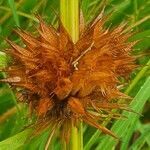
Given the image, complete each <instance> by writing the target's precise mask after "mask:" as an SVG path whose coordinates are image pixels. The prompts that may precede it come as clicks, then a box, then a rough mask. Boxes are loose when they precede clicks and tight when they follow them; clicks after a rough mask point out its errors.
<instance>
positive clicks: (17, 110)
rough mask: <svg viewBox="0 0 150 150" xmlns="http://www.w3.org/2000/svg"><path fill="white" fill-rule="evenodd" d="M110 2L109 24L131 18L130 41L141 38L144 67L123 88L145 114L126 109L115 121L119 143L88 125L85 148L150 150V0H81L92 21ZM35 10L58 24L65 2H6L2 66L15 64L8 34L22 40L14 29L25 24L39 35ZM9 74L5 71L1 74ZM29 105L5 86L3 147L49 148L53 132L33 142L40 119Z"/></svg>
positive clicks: (0, 111) (1, 3)
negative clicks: (36, 121)
mask: <svg viewBox="0 0 150 150" xmlns="http://www.w3.org/2000/svg"><path fill="white" fill-rule="evenodd" d="M103 5H106V8H105V14H109V13H110V14H111V15H110V17H109V20H108V22H107V24H106V26H109V25H110V24H112V25H111V27H113V26H116V25H118V24H120V23H121V22H127V24H128V27H127V28H126V31H130V30H134V31H135V33H136V34H135V35H134V36H133V37H132V38H130V39H129V40H130V41H135V40H140V41H139V42H138V44H136V46H135V47H134V49H133V52H132V54H133V55H135V56H136V57H137V58H138V59H137V64H139V68H138V69H136V70H135V71H134V72H133V73H132V74H131V75H130V79H128V81H123V85H125V86H123V89H122V90H123V91H125V93H127V94H129V95H130V96H132V97H133V98H134V99H133V100H132V102H131V103H130V107H131V108H132V109H133V110H134V111H136V112H138V113H141V114H142V115H141V116H140V115H137V114H135V113H130V112H123V113H124V115H126V116H127V117H128V119H121V120H119V121H114V120H112V121H111V122H109V123H108V121H107V120H105V121H104V125H106V124H107V126H108V127H109V128H110V129H111V130H112V131H113V132H114V133H116V134H117V135H118V137H121V142H118V141H116V140H114V139H113V138H111V137H110V136H107V135H103V134H101V133H100V131H98V130H96V129H94V128H92V127H89V126H86V125H84V150H111V149H121V150H128V149H131V150H148V149H150V118H149V117H150V115H149V113H150V111H149V108H150V77H149V75H150V69H149V68H150V67H149V65H150V0H105V1H104V0H81V2H80V6H81V10H82V12H83V15H84V19H85V22H86V24H88V23H89V22H90V21H91V20H92V19H93V18H94V17H95V16H96V15H97V14H99V12H100V10H101V9H102V7H103ZM35 14H40V15H41V16H42V17H43V19H44V20H45V21H46V22H47V23H51V24H53V25H54V26H55V27H57V25H58V18H59V0H0V69H1V68H2V67H4V66H6V65H8V64H9V59H10V58H8V56H7V54H6V53H5V49H6V48H7V47H8V44H7V43H6V42H5V40H4V39H5V38H6V37H7V38H9V39H11V40H13V41H15V42H16V43H18V42H20V39H19V38H18V37H17V36H16V35H15V34H14V32H13V29H14V28H16V27H20V28H22V29H24V30H28V31H31V32H32V33H34V30H33V25H38V20H37V19H36V18H35ZM4 76H5V74H4V73H3V72H1V73H0V78H3V77H4ZM27 115H28V111H27V107H26V105H22V104H17V103H16V98H15V94H14V92H13V91H12V89H11V88H10V86H9V85H7V84H2V83H1V84H0V150H16V149H18V150H20V149H25V150H26V149H27V150H30V149H31V150H44V146H45V143H46V141H47V137H48V131H45V132H43V133H42V134H41V135H39V136H37V137H35V138H34V139H32V140H30V139H29V138H28V135H29V133H31V130H30V129H28V128H26V127H27V126H28V125H29V124H30V123H32V122H33V121H34V119H33V118H28V117H27ZM53 149H54V150H60V149H61V142H60V137H59V136H56V137H55V138H53V141H52V144H51V147H50V150H53Z"/></svg>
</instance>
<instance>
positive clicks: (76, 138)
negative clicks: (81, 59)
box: [60, 0, 83, 150]
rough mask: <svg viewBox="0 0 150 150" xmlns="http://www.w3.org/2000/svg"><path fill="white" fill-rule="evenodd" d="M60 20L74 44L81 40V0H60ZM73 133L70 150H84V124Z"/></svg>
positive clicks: (73, 128) (73, 130) (75, 128)
mask: <svg viewBox="0 0 150 150" xmlns="http://www.w3.org/2000/svg"><path fill="white" fill-rule="evenodd" d="M60 18H61V21H62V23H63V25H64V27H65V28H66V30H67V31H68V33H69V34H70V36H71V38H72V40H73V42H74V43H75V42H77V40H78V38H79V0H60ZM71 132H72V133H71V145H70V148H69V150H82V149H83V142H82V141H83V132H82V123H81V124H79V125H78V128H77V127H74V126H73V125H72V130H71Z"/></svg>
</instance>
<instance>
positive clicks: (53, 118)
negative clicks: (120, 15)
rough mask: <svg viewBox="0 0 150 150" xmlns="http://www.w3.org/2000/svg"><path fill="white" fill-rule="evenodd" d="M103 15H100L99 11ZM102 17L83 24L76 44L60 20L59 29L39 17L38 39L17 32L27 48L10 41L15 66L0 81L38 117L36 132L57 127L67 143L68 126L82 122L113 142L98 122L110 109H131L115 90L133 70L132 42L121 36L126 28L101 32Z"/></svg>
mask: <svg viewBox="0 0 150 150" xmlns="http://www.w3.org/2000/svg"><path fill="white" fill-rule="evenodd" d="M103 11H104V10H103ZM103 11H102V12H101V14H100V15H99V16H98V17H97V18H96V19H95V20H94V21H93V22H92V23H91V24H89V25H88V26H84V25H83V18H82V19H81V21H82V24H81V26H80V27H81V29H82V33H81V34H80V38H79V40H78V41H77V42H76V43H74V42H73V41H72V39H71V37H70V35H69V34H68V32H67V30H66V29H65V28H64V26H63V25H62V23H61V21H60V24H59V28H58V29H55V28H53V27H52V26H51V25H46V24H45V22H44V21H43V20H42V18H41V17H40V16H37V18H38V20H39V24H40V26H39V28H36V30H37V32H38V33H39V35H38V36H37V37H35V36H33V35H32V34H30V33H28V32H26V31H23V30H21V29H19V30H16V31H15V32H16V33H17V34H18V35H19V36H20V37H21V39H22V41H23V43H24V44H25V47H21V46H19V45H17V44H15V43H13V42H11V41H10V40H8V39H7V42H8V43H9V45H10V47H11V48H10V50H9V51H8V54H10V55H11V56H12V57H13V58H14V59H15V63H13V64H12V66H9V67H7V68H5V69H2V70H1V71H4V72H6V74H7V75H8V77H7V78H6V79H0V82H5V83H11V85H12V86H13V87H16V88H17V87H20V88H21V89H23V90H24V91H27V92H26V97H22V101H24V102H27V103H28V104H29V107H30V109H31V112H36V114H37V122H36V125H37V126H38V127H37V130H36V131H37V132H40V131H41V130H43V129H45V128H47V127H49V126H55V127H60V128H61V129H62V133H61V135H62V136H63V137H64V138H65V139H66V141H68V139H69V138H70V133H69V132H70V130H71V129H70V128H71V125H74V126H77V123H78V122H80V121H81V120H83V121H84V122H86V123H87V124H89V125H91V126H93V127H95V128H98V129H100V130H102V131H103V132H104V133H106V134H109V135H111V136H113V137H114V138H117V136H116V135H115V134H114V133H112V132H111V131H110V130H108V129H107V128H105V127H103V126H102V125H101V124H99V123H98V122H102V121H103V120H104V119H105V118H107V116H110V115H109V114H111V116H112V118H115V119H119V118H121V117H122V116H121V115H120V114H118V113H112V110H113V109H119V110H129V111H132V110H130V109H128V107H126V106H125V105H121V104H118V99H120V98H125V99H131V98H130V97H129V96H127V95H125V94H123V93H121V92H120V91H119V90H118V86H119V84H120V82H119V79H118V78H119V77H127V76H128V75H129V74H130V73H131V72H132V70H133V69H134V68H136V65H135V58H134V57H133V56H131V54H130V53H131V49H132V47H133V46H134V45H135V44H136V42H126V41H127V39H128V38H129V37H130V36H131V35H132V34H131V33H126V34H125V33H124V30H125V26H126V24H121V25H119V26H118V27H115V28H113V29H110V27H109V28H107V29H105V28H104V27H103V25H104V24H105V22H106V20H107V18H108V16H106V17H104V16H103Z"/></svg>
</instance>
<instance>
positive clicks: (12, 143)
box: [0, 129, 31, 150]
mask: <svg viewBox="0 0 150 150" xmlns="http://www.w3.org/2000/svg"><path fill="white" fill-rule="evenodd" d="M30 133H31V129H27V130H25V131H23V132H20V133H18V134H16V135H15V136H12V137H10V138H8V139H6V140H4V141H2V142H0V150H11V149H12V148H13V150H16V149H17V148H19V147H20V146H22V145H23V144H24V143H25V142H26V140H27V138H28V136H29V134H30Z"/></svg>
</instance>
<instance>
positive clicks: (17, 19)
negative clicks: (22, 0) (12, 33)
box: [8, 0, 20, 27]
mask: <svg viewBox="0 0 150 150" xmlns="http://www.w3.org/2000/svg"><path fill="white" fill-rule="evenodd" d="M8 3H9V6H10V8H11V10H12V13H13V17H14V21H15V23H16V25H17V26H18V27H19V26H20V23H19V17H18V14H17V11H16V7H15V2H14V0H8Z"/></svg>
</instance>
